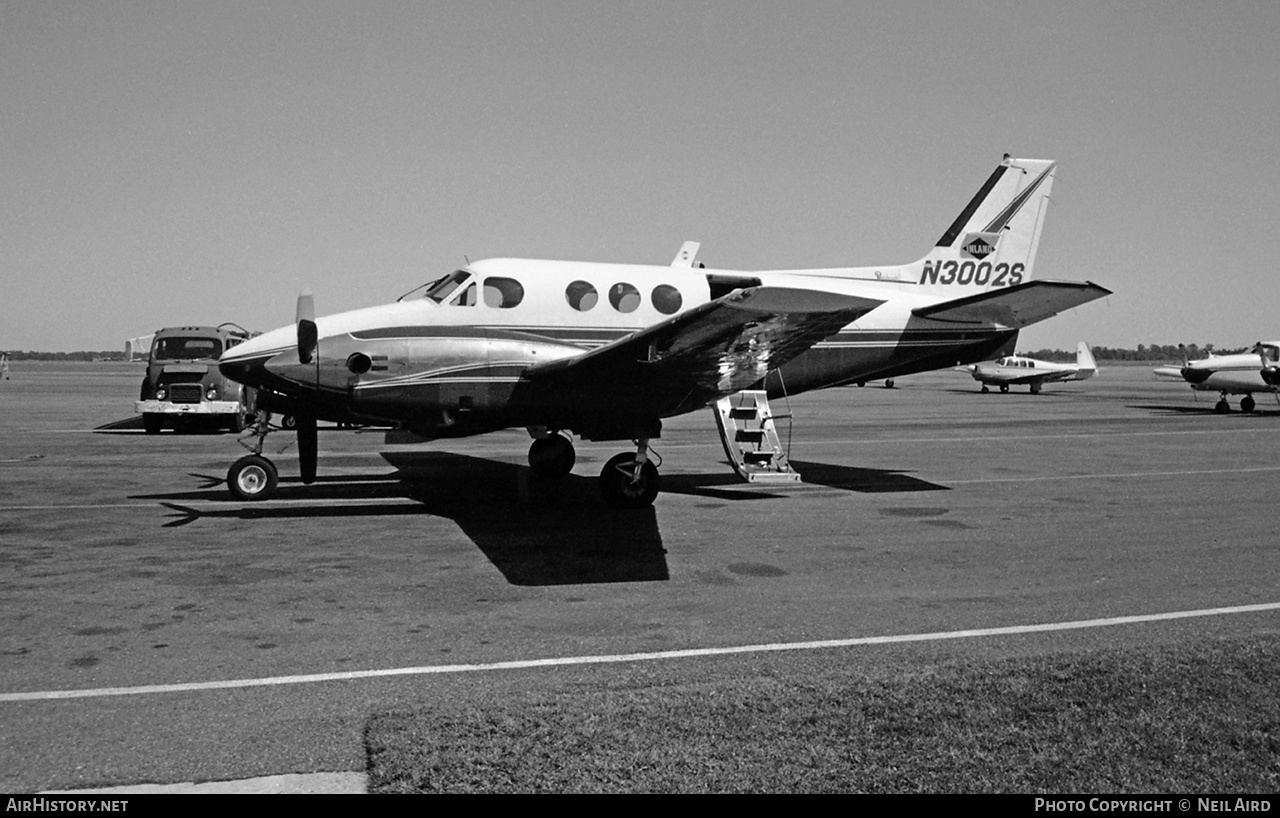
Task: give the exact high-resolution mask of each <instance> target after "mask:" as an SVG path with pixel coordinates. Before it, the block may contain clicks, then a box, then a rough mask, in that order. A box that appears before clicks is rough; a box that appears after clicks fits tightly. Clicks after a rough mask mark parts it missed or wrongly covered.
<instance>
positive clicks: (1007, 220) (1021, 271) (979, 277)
mask: <svg viewBox="0 0 1280 818" xmlns="http://www.w3.org/2000/svg"><path fill="white" fill-rule="evenodd" d="M1056 168H1057V163H1056V162H1053V161H1051V160H1048V159H1014V158H1012V157H1010V156H1009V155H1008V154H1005V157H1004V160H1003V161H1002V162H1001V163H1000V164H999V166H997V167H996V169H995V171H994V172H993V173H992V174H991V176H990V177H988V178H987V181H986V182H985V183H984V184H983V185H982V188H981V189H980V190H979V191H978V193H977V194H976V195H975V196H974V197H973V199H972V200H970V202H969V204H968V206H967V207H965V209H964V210H963V211H961V213H960V215H959V216H957V217H956V220H955V221H954V222H952V223H951V226H950V227H948V228H947V230H946V232H945V233H943V234H942V237H941V238H940V239H938V243H937V244H936V245H935V246H934V248H933V250H932V251H931V252H930V253H929V254H928V255H927V256H925V257H924V258H923V259H921V260H920V261H919V262H918V264H919V265H920V268H921V269H920V277H919V279H918V281H919V283H920V284H921V285H922V286H927V287H930V288H934V289H937V290H938V291H939V292H945V293H955V294H956V295H963V294H964V293H965V292H973V291H982V290H987V289H991V288H996V287H1010V286H1013V285H1015V284H1021V283H1023V282H1025V281H1029V280H1030V279H1031V276H1032V272H1033V270H1032V268H1033V264H1034V262H1035V255H1036V248H1037V246H1038V245H1039V243H1040V231H1041V229H1042V228H1043V227H1044V217H1045V211H1046V210H1047V209H1048V204H1049V191H1050V190H1051V189H1052V187H1053V177H1054V171H1055V169H1056Z"/></svg>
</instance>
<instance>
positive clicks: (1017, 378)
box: [999, 371, 1076, 386]
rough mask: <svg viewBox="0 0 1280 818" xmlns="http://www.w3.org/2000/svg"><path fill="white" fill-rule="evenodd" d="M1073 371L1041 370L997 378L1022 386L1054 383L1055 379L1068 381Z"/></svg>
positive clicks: (1000, 381) (1000, 380) (1002, 381)
mask: <svg viewBox="0 0 1280 818" xmlns="http://www.w3.org/2000/svg"><path fill="white" fill-rule="evenodd" d="M1075 374H1076V373H1074V372H1069V371H1058V372H1041V373H1039V374H1036V375H1014V376H1012V377H1008V378H1006V377H1003V376H1001V377H1000V378H999V383H1005V384H1009V385H1010V386H1024V385H1026V384H1032V383H1055V382H1057V381H1070V380H1073V379H1074V378H1075Z"/></svg>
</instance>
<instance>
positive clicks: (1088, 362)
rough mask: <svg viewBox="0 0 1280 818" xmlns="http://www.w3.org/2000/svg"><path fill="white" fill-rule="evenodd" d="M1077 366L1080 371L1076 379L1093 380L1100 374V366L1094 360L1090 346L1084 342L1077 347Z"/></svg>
mask: <svg viewBox="0 0 1280 818" xmlns="http://www.w3.org/2000/svg"><path fill="white" fill-rule="evenodd" d="M1076 366H1077V367H1078V369H1079V371H1078V372H1077V373H1076V377H1077V378H1080V379H1081V380H1083V379H1084V378H1091V377H1093V376H1094V375H1096V374H1097V373H1098V364H1097V362H1096V361H1094V360H1093V353H1092V352H1090V351H1089V345H1088V344H1086V343H1085V342H1084V341H1081V342H1080V343H1079V344H1077V345H1076Z"/></svg>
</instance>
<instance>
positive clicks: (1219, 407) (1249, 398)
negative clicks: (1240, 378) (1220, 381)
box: [1213, 392, 1257, 415]
mask: <svg viewBox="0 0 1280 818" xmlns="http://www.w3.org/2000/svg"><path fill="white" fill-rule="evenodd" d="M1256 408H1257V404H1256V403H1254V402H1253V395H1245V396H1244V397H1243V398H1241V399H1240V411H1241V412H1244V413H1245V414H1246V415H1247V414H1249V413H1250V412H1252V411H1253V410H1254V409H1256ZM1213 411H1215V412H1217V413H1218V414H1220V415H1225V414H1226V413H1227V412H1230V411H1231V404H1229V403H1227V393H1225V392H1223V393H1222V396H1221V397H1220V398H1218V402H1217V403H1215V404H1214V405H1213Z"/></svg>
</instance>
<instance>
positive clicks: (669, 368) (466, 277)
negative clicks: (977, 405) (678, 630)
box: [220, 155, 1110, 507]
mask: <svg viewBox="0 0 1280 818" xmlns="http://www.w3.org/2000/svg"><path fill="white" fill-rule="evenodd" d="M1055 167H1056V164H1055V163H1054V162H1052V161H1047V160H1033V159H1014V158H1011V157H1009V156H1008V155H1006V156H1005V158H1004V160H1003V161H1002V162H1001V163H1000V164H999V165H998V166H997V167H996V169H995V171H994V172H993V173H992V174H991V176H990V177H989V178H988V179H987V181H986V183H985V184H983V186H982V187H981V189H980V190H979V191H978V193H977V194H976V195H975V196H974V197H973V199H972V200H971V201H970V202H969V204H968V206H967V207H965V209H964V210H963V211H962V212H961V213H960V215H959V216H958V217H957V218H956V219H955V221H954V222H953V223H952V224H951V225H950V226H949V227H948V228H947V229H946V231H945V232H944V233H943V234H942V237H941V238H940V239H939V240H938V242H937V244H936V246H934V247H933V249H931V250H930V251H929V253H928V254H927V255H925V256H924V257H923V258H921V259H919V260H917V261H914V262H911V263H908V264H899V265H886V266H879V267H854V268H834V269H807V270H769V271H760V272H747V271H740V270H722V269H714V270H713V269H707V268H705V267H704V266H703V265H701V264H698V265H696V266H695V257H696V253H697V249H698V244H697V243H695V242H687V243H686V244H685V245H684V247H682V248H681V251H680V253H679V254H678V255H677V256H676V258H675V260H674V261H673V262H672V263H671V264H670V265H666V266H657V265H651V266H648V265H636V264H609V263H586V262H576V261H540V260H529V259H503V258H497V259H487V260H484V261H477V262H475V263H469V264H468V265H467V266H466V267H463V268H462V269H460V270H456V271H454V272H452V273H449V274H448V275H446V276H444V277H442V278H439V279H437V280H435V281H432V282H430V283H428V284H426V285H423V287H422V288H420V289H421V290H422V292H421V294H420V295H419V294H418V290H414V291H413V292H411V293H409V294H406V296H402V297H401V298H400V299H399V300H398V301H396V302H395V303H392V304H387V305H385V306H379V307H370V308H366V309H360V310H355V311H352V312H343V313H338V314H335V315H330V316H327V317H323V318H320V319H316V318H315V315H314V308H313V306H312V300H311V296H310V294H304V295H303V296H301V297H300V298H299V299H298V312H297V320H296V324H295V325H294V326H289V327H283V328H281V329H277V330H273V331H271V332H268V333H265V334H263V335H260V336H258V337H257V338H254V339H252V340H250V341H247V342H245V343H243V344H240V345H239V346H237V347H235V348H234V349H230V350H228V351H227V352H226V353H225V354H224V355H223V356H222V359H221V362H220V366H221V369H222V371H223V372H224V373H225V374H226V375H227V376H228V377H231V378H233V379H235V380H237V381H240V382H242V383H244V384H247V385H250V386H254V387H257V389H258V390H259V391H258V409H259V410H260V411H259V422H258V424H257V425H256V426H255V429H254V431H255V433H256V434H257V443H256V445H254V446H253V447H251V448H252V452H253V453H252V454H250V455H247V456H245V457H242V458H241V459H240V460H238V461H237V462H236V463H235V464H234V465H233V466H232V467H231V469H230V470H229V472H228V474H227V483H228V486H229V487H230V489H231V491H232V493H233V494H234V495H235V496H236V497H239V498H241V499H244V500H260V499H264V498H266V497H269V496H271V494H272V493H273V491H274V490H275V487H276V484H277V479H278V477H277V471H276V468H275V466H274V465H273V464H272V463H271V462H270V461H268V460H267V459H266V458H264V457H262V448H263V443H264V440H265V436H266V434H267V432H268V430H270V429H271V428H273V427H272V426H271V425H270V423H269V419H270V413H273V412H275V413H281V414H284V415H286V416H291V417H292V418H293V419H294V420H295V421H296V428H297V435H298V455H299V466H300V471H301V477H302V481H303V482H304V483H310V482H312V481H313V480H314V479H315V475H316V460H317V434H316V429H317V427H316V422H317V420H330V421H337V422H340V423H342V422H355V423H375V424H380V425H387V426H393V427H397V428H398V429H399V430H401V433H402V434H403V433H410V434H412V435H414V436H416V437H417V439H435V438H445V437H461V436H467V435H477V434H483V433H486V432H491V431H496V430H499V429H506V428H512V427H522V426H523V427H525V428H526V429H527V430H528V431H529V434H530V436H531V437H532V438H533V442H532V445H531V446H530V449H529V464H530V467H531V469H532V470H533V471H534V472H535V473H536V474H538V475H542V476H563V475H566V474H568V473H569V471H570V470H571V469H572V467H573V465H574V461H575V454H574V448H573V443H572V441H571V438H570V435H571V434H576V435H578V436H579V437H581V438H582V439H585V440H631V441H633V442H634V444H635V448H634V450H631V451H627V452H624V453H622V454H619V455H617V456H616V457H614V458H613V459H611V460H610V461H609V462H608V464H607V465H606V466H605V467H604V469H603V471H602V472H601V474H600V487H601V492H602V494H603V496H604V497H605V499H606V500H607V501H608V502H609V503H611V504H612V505H615V506H619V507H643V506H646V505H648V504H650V503H651V502H652V501H653V498H654V497H655V495H656V494H657V491H658V482H659V477H658V471H657V468H656V466H655V465H654V462H653V460H652V459H651V449H650V444H651V441H653V440H655V439H657V438H658V437H659V436H660V434H661V430H662V420H663V418H668V417H672V416H675V415H680V414H684V413H687V412H692V411H695V410H698V409H701V408H703V407H707V406H713V407H714V411H715V413H716V418H717V422H718V423H719V425H720V430H721V436H722V440H723V442H724V445H725V450H726V452H727V453H728V454H729V455H730V459H731V461H732V462H733V464H734V467H735V469H737V470H738V471H739V474H741V475H743V476H744V477H746V478H747V479H755V476H756V475H758V474H761V473H762V472H764V471H767V470H770V469H774V470H777V471H780V472H785V471H788V470H789V466H788V465H787V464H786V463H785V457H784V456H783V455H782V453H781V451H780V450H778V448H777V447H776V446H774V445H773V443H774V442H776V434H773V433H772V422H771V415H770V411H769V406H768V399H769V397H771V396H777V395H784V394H786V395H794V394H798V393H800V392H804V391H806V390H810V389H821V388H824V387H830V386H838V385H842V384H849V383H856V382H859V381H866V380H878V379H882V378H892V377H894V376H897V375H905V374H908V373H912V372H923V371H928V370H931V369H939V368H942V367H946V366H950V365H953V364H955V363H956V362H957V361H959V362H969V361H979V360H984V359H986V358H988V357H990V356H991V355H992V354H998V353H999V352H1000V350H1002V349H1009V348H1011V347H1012V345H1013V344H1014V343H1015V341H1016V339H1017V335H1018V330H1019V329H1020V328H1022V327H1025V326H1027V325H1029V324H1033V323H1035V322H1037V321H1041V320H1044V319H1046V318H1049V317H1050V316H1053V315H1056V314H1057V313H1059V312H1062V311H1063V310H1067V309H1071V308H1072V307H1075V306H1078V305H1080V304H1084V303H1087V302H1089V301H1093V300H1094V299H1097V298H1100V297H1102V296H1104V295H1107V294H1109V293H1110V291H1109V290H1107V289H1105V288H1103V287H1100V286H1098V285H1097V284H1094V283H1092V282H1069V281H1037V280H1032V272H1033V269H1032V266H1033V262H1034V260H1035V255H1036V249H1037V246H1038V244H1039V241H1040V234H1041V229H1042V227H1043V224H1044V218H1045V211H1046V209H1047V208H1048V203H1049V190H1050V188H1051V187H1052V184H1053V178H1054V170H1055ZM793 476H794V475H793Z"/></svg>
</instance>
